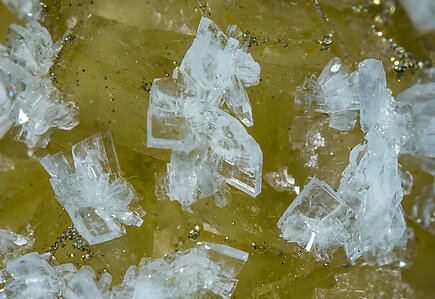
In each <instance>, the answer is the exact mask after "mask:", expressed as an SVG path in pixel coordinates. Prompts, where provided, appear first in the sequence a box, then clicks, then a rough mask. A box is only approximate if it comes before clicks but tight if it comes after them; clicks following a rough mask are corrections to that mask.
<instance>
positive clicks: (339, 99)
mask: <svg viewBox="0 0 435 299" xmlns="http://www.w3.org/2000/svg"><path fill="white" fill-rule="evenodd" d="M295 103H296V104H300V105H307V106H310V107H313V108H314V109H315V110H316V111H318V112H323V113H327V114H329V115H330V119H329V126H330V127H331V128H335V129H337V130H342V131H348V130H352V129H353V128H354V127H355V124H356V118H357V115H358V110H359V90H358V82H357V73H356V72H353V73H351V74H348V73H347V72H346V70H345V69H344V66H343V64H342V61H341V59H340V58H337V57H335V58H333V59H332V60H331V61H330V62H329V63H328V64H327V65H326V66H325V68H324V69H323V71H322V73H321V74H320V76H319V77H318V78H317V79H315V78H314V77H313V76H311V77H309V78H307V79H306V81H305V83H304V85H303V86H299V87H298V88H297V94H296V97H295Z"/></svg>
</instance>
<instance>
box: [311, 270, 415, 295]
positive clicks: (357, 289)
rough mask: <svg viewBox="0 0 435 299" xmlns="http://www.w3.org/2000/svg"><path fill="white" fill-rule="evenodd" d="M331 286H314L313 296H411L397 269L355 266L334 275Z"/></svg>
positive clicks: (410, 291)
mask: <svg viewBox="0 0 435 299" xmlns="http://www.w3.org/2000/svg"><path fill="white" fill-rule="evenodd" d="M335 281H336V284H335V285H334V286H333V287H332V288H328V289H320V288H316V289H315V292H314V296H313V298H316V299H323V298H325V299H326V298H413V296H412V295H413V291H412V289H411V288H410V287H409V286H408V285H407V284H405V283H404V282H403V281H402V275H401V273H400V271H399V270H395V269H389V268H381V267H376V268H372V267H368V266H357V267H352V268H350V269H349V270H348V272H346V273H341V274H337V275H335Z"/></svg>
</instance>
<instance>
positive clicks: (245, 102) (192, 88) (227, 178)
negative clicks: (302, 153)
mask: <svg viewBox="0 0 435 299" xmlns="http://www.w3.org/2000/svg"><path fill="white" fill-rule="evenodd" d="M242 37H243V34H242V32H241V31H240V29H239V28H238V27H237V26H235V25H230V26H229V27H228V30H227V33H226V34H225V33H224V32H222V31H221V29H219V28H218V27H217V26H216V24H215V23H213V22H212V21H211V20H210V19H208V18H204V17H203V18H202V19H201V22H200V24H199V28H198V32H197V36H196V38H195V40H194V42H193V44H192V46H191V47H190V49H189V50H188V51H187V53H186V55H185V57H184V59H183V61H182V63H181V65H180V67H177V68H176V69H175V70H174V73H173V76H172V78H160V79H155V80H154V82H153V85H152V88H151V95H150V104H149V108H148V114H147V146H148V147H154V148H164V149H171V150H172V157H171V162H170V163H168V164H167V173H166V175H165V176H164V177H161V180H160V182H159V181H158V182H157V187H158V188H157V189H159V190H158V191H157V192H156V194H157V195H158V197H159V198H162V197H164V195H167V196H169V198H170V199H171V200H176V201H179V202H180V204H181V206H182V208H183V209H189V207H190V205H191V204H192V203H194V202H195V201H196V199H197V198H204V197H209V196H212V195H214V196H215V199H216V203H217V205H218V206H223V205H225V204H226V199H225V195H224V193H225V191H226V187H225V184H224V183H228V184H230V185H232V186H234V187H236V188H238V189H240V190H242V191H244V192H246V193H247V194H249V195H251V196H254V197H255V196H257V195H258V194H259V193H260V192H261V181H262V164H263V154H262V151H261V149H260V147H259V145H258V144H257V142H256V141H255V140H254V138H253V137H252V136H250V135H249V134H248V133H247V131H246V129H245V127H244V126H243V124H244V125H245V126H248V127H249V126H252V125H253V118H252V109H251V105H250V102H249V98H248V95H247V92H246V90H245V88H244V87H247V86H254V85H256V84H258V83H259V80H260V66H259V64H258V63H256V62H255V61H254V60H253V58H252V56H251V55H250V54H248V53H247V52H246V47H245V46H244V44H243V43H242ZM242 123H243V124H242Z"/></svg>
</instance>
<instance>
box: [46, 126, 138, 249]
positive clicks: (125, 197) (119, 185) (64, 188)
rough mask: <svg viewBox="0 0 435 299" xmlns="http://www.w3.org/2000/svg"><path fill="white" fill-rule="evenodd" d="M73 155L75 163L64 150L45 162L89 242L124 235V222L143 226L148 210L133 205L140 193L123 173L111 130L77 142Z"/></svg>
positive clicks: (58, 195) (58, 194) (56, 189)
mask: <svg viewBox="0 0 435 299" xmlns="http://www.w3.org/2000/svg"><path fill="white" fill-rule="evenodd" d="M72 158H73V161H74V165H73V167H71V166H70V164H69V163H68V161H67V160H66V158H65V156H64V154H63V153H62V152H58V153H56V154H54V155H47V156H46V157H44V158H43V159H42V160H41V164H42V166H43V167H44V168H45V169H46V170H47V172H48V173H49V174H50V175H51V179H50V183H51V185H52V186H53V190H54V193H55V194H56V198H57V200H58V201H59V203H60V204H61V205H62V206H63V207H64V208H65V209H66V211H67V212H68V214H69V215H70V217H71V219H72V221H73V223H74V225H75V227H76V229H77V231H78V232H79V233H80V234H81V235H82V236H83V237H84V238H85V239H86V240H87V241H88V242H89V244H91V245H92V244H98V243H101V242H105V241H109V240H112V239H114V238H117V237H119V236H121V235H123V234H124V233H125V229H124V227H123V226H122V224H125V225H135V226H141V224H142V222H143V220H142V219H141V217H143V216H144V215H145V212H144V211H143V210H142V209H141V208H140V207H138V206H134V207H133V206H132V205H131V206H130V204H133V203H134V202H135V201H136V200H137V198H136V194H135V191H134V189H133V187H132V186H131V185H130V184H129V183H128V182H127V181H126V180H125V179H123V178H122V177H121V176H120V170H119V165H118V160H117V157H116V154H115V150H114V147H113V142H112V138H111V135H110V133H107V134H104V135H103V134H101V133H99V134H97V135H94V136H92V137H89V138H87V139H85V140H83V141H82V142H80V143H78V144H76V145H74V146H73V147H72ZM129 206H130V207H131V208H132V209H133V210H131V209H130V207H129Z"/></svg>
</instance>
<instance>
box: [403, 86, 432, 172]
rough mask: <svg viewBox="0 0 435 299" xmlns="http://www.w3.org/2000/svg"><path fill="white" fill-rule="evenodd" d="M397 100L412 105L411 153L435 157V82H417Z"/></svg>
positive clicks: (418, 155)
mask: <svg viewBox="0 0 435 299" xmlns="http://www.w3.org/2000/svg"><path fill="white" fill-rule="evenodd" d="M397 100H398V101H399V102H401V103H405V104H409V105H410V107H411V115H412V121H411V124H410V128H409V129H410V134H411V136H412V138H413V145H414V147H413V148H412V149H411V151H410V154H412V155H414V156H417V157H423V158H424V157H427V158H432V159H433V158H435V117H434V115H435V83H427V84H415V85H413V86H411V87H410V88H408V89H407V90H405V91H404V92H402V93H401V94H399V95H398V96H397ZM434 171H435V169H434Z"/></svg>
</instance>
